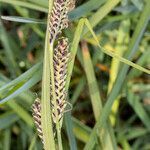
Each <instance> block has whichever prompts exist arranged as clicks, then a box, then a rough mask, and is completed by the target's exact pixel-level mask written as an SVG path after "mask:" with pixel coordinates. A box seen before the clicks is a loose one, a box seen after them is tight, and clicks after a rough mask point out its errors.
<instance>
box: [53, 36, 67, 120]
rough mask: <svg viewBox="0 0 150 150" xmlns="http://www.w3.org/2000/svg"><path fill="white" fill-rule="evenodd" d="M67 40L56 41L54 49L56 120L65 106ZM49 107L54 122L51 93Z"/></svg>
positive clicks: (60, 116)
mask: <svg viewBox="0 0 150 150" xmlns="http://www.w3.org/2000/svg"><path fill="white" fill-rule="evenodd" d="M68 48H69V47H68V40H67V38H63V39H61V40H60V41H59V42H58V45H57V47H56V48H55V50H54V56H53V64H54V80H55V94H56V104H57V116H58V120H59V121H61V119H62V116H63V113H64V109H65V107H66V96H67V94H66V91H65V84H66V77H67V64H68V58H69V52H68ZM51 107H52V117H53V121H54V123H56V114H55V113H56V112H55V109H54V101H53V97H52V95H51Z"/></svg>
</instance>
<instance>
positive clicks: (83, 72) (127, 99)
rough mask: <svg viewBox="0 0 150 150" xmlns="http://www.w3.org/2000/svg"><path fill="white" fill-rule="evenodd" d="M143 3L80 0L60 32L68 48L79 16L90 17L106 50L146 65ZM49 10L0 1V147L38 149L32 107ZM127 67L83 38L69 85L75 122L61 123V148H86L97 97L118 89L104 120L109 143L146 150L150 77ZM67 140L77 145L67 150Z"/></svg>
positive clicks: (38, 0)
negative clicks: (106, 119)
mask: <svg viewBox="0 0 150 150" xmlns="http://www.w3.org/2000/svg"><path fill="white" fill-rule="evenodd" d="M148 8H149V9H150V2H149V0H145V1H144V0H121V1H119V0H77V1H76V8H75V9H74V10H73V11H72V12H70V13H69V19H70V20H71V22H70V26H69V28H68V29H66V30H64V32H63V34H64V35H66V36H67V37H68V38H69V41H70V45H71V42H72V39H73V36H74V32H75V30H76V27H77V23H78V21H79V19H80V18H81V17H85V18H88V19H89V21H90V23H91V25H92V26H93V27H94V31H95V33H96V35H97V37H98V39H99V42H100V44H101V46H102V47H103V48H105V49H107V50H110V51H113V52H114V53H116V54H118V55H120V56H122V57H125V58H128V59H130V60H132V62H134V63H136V64H138V65H140V66H143V67H145V68H147V69H149V68H150V59H149V58H150V25H149V24H148V21H149V19H150V11H149V10H148ZM47 11H48V1H47V0H5V1H4V0H0V15H1V16H3V17H2V18H3V19H2V18H1V19H0V99H1V102H5V103H3V104H0V150H27V149H28V150H32V149H34V150H41V149H42V144H41V142H40V140H39V138H38V137H37V135H36V130H35V127H34V123H33V120H32V111H31V105H32V103H33V101H34V99H35V98H36V97H37V95H38V97H40V96H41V77H42V60H43V54H44V40H45V32H46V18H47ZM4 16H5V17H4ZM6 16H11V17H6ZM16 16H17V17H16ZM10 20H11V21H10ZM131 55H133V56H132V57H130V56H131ZM125 67H126V66H124V65H123V63H121V62H120V61H119V60H118V59H115V58H111V57H110V56H108V55H106V54H104V53H102V52H101V51H100V50H98V48H97V46H96V42H95V41H94V39H93V37H92V36H91V35H90V34H89V33H88V34H86V35H85V36H84V37H82V39H81V41H80V44H79V47H78V52H77V56H76V60H75V64H74V69H73V75H72V79H71V83H70V89H69V102H70V103H72V105H73V109H72V113H71V115H72V122H71V123H68V124H66V125H65V123H64V127H63V133H62V134H63V146H64V149H65V150H69V149H79V150H80V149H83V147H84V145H85V143H87V142H88V139H89V135H90V133H91V131H92V128H93V127H94V125H95V123H96V121H95V118H96V110H95V109H96V103H95V101H94V100H95V99H99V100H100V101H101V103H102V105H103V106H105V103H106V102H107V101H108V100H109V95H111V94H112V93H113V91H112V89H113V90H114V93H115V91H116V93H117V91H118V93H117V94H116V96H114V97H112V99H114V100H115V102H114V104H113V106H112V113H111V115H110V117H109V118H110V121H109V125H110V126H111V130H112V131H111V132H112V135H113V136H111V137H112V138H113V140H112V141H113V144H114V145H117V149H122V150H130V149H133V150H150V84H149V83H150V77H149V75H147V74H146V73H143V72H142V71H139V70H137V69H134V68H132V67H130V68H127V72H126V71H125V69H124V68H125ZM123 71H125V72H123ZM123 73H124V76H121V75H122V74H123ZM116 79H118V80H117V81H118V82H115V80H116ZM121 80H122V81H121ZM119 83H120V84H119ZM112 96H113V95H112ZM100 107H102V106H100ZM110 109H111V108H109V110H110ZM109 110H108V112H109ZM99 111H100V112H101V108H99ZM106 111H107V110H106ZM93 112H94V113H93ZM97 113H98V112H97ZM71 128H73V134H71V133H70V134H71V135H70V136H69V137H68V138H67V132H66V130H67V131H68V130H70V129H71ZM71 136H72V138H70V137H71ZM68 140H69V143H71V142H72V144H73V143H74V144H75V145H74V146H70V147H69V143H68ZM104 140H105V139H104ZM105 142H106V143H107V141H105ZM106 145H107V144H106ZM106 147H107V146H106ZM95 149H96V148H95ZM97 149H99V147H97ZM103 149H106V150H107V149H108V148H103Z"/></svg>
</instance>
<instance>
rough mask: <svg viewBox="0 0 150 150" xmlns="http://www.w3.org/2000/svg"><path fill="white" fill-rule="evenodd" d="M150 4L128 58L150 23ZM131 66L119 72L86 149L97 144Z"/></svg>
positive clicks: (131, 55) (143, 15) (135, 35)
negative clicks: (99, 134)
mask: <svg viewBox="0 0 150 150" xmlns="http://www.w3.org/2000/svg"><path fill="white" fill-rule="evenodd" d="M149 5H150V1H149V0H146V4H145V8H144V9H143V12H142V14H141V16H140V19H139V24H137V26H136V28H135V32H134V34H133V37H132V40H131V42H130V47H129V50H128V51H129V52H128V54H127V58H128V59H129V60H131V58H132V57H133V55H134V54H135V52H136V51H137V47H138V45H139V42H140V40H141V38H142V35H143V33H144V31H145V29H146V26H147V24H148V20H149V17H150V16H149V15H150V9H149ZM128 68H129V66H127V65H124V66H123V67H122V69H121V71H120V72H119V75H118V78H117V79H116V82H115V84H114V86H113V88H112V91H111V92H110V94H109V97H108V98H107V102H106V104H105V106H104V108H103V110H102V115H101V118H100V119H99V120H98V122H97V123H96V125H95V127H94V129H93V131H92V133H91V135H90V139H89V141H88V142H87V144H86V146H85V148H84V149H85V150H89V149H92V148H93V147H94V145H95V141H94V139H95V136H96V133H97V131H98V130H100V129H101V128H102V126H103V125H105V122H106V120H107V118H108V116H109V114H110V111H111V107H112V105H113V102H114V100H115V99H116V97H117V96H118V93H119V92H120V90H121V87H122V84H123V82H124V80H125V78H126V74H127V71H128Z"/></svg>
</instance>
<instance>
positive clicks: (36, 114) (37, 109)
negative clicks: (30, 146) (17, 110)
mask: <svg viewBox="0 0 150 150" xmlns="http://www.w3.org/2000/svg"><path fill="white" fill-rule="evenodd" d="M32 116H33V119H34V123H35V125H36V129H37V132H38V136H39V137H40V139H41V141H42V143H43V132H42V127H41V103H40V99H39V98H36V99H35V101H34V103H33V104H32Z"/></svg>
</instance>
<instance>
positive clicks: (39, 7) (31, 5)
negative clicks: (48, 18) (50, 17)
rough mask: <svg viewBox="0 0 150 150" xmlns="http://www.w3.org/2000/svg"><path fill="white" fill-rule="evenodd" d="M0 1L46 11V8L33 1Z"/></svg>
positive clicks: (0, 0)
mask: <svg viewBox="0 0 150 150" xmlns="http://www.w3.org/2000/svg"><path fill="white" fill-rule="evenodd" d="M0 2H2V3H8V4H12V5H14V6H22V7H26V8H30V9H34V10H37V11H41V12H48V9H47V8H44V7H41V6H38V5H35V4H33V3H29V2H25V1H19V0H7V1H5V0H0Z"/></svg>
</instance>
